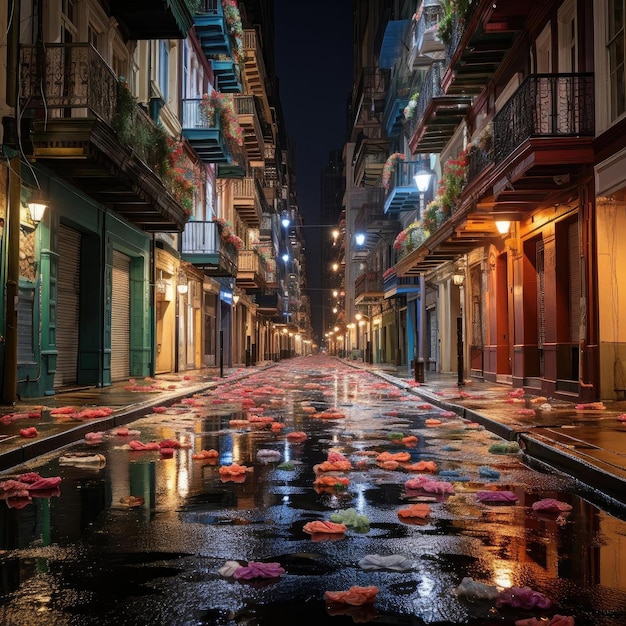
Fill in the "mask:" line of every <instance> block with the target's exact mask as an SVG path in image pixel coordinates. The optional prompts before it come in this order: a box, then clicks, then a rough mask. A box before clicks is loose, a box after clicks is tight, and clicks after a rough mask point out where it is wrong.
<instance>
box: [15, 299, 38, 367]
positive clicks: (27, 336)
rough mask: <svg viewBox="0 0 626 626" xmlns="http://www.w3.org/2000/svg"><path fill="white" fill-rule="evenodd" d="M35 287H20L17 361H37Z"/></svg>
mask: <svg viewBox="0 0 626 626" xmlns="http://www.w3.org/2000/svg"><path fill="white" fill-rule="evenodd" d="M34 323H35V288H34V287H20V289H19V293H18V301H17V361H18V363H19V364H20V365H23V364H26V363H34V362H35V343H34V330H35V329H34V328H33V325H34Z"/></svg>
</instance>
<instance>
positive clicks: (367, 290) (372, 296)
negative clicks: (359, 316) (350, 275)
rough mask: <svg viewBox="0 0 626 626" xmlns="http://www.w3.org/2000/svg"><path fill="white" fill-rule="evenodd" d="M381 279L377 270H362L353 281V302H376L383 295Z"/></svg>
mask: <svg viewBox="0 0 626 626" xmlns="http://www.w3.org/2000/svg"><path fill="white" fill-rule="evenodd" d="M384 295H385V294H384V291H383V279H382V276H381V275H380V273H378V272H363V273H361V274H359V275H358V276H357V277H356V280H355V281H354V304H377V303H378V302H380V300H382V299H383V297H384Z"/></svg>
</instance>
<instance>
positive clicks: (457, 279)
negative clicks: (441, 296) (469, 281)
mask: <svg viewBox="0 0 626 626" xmlns="http://www.w3.org/2000/svg"><path fill="white" fill-rule="evenodd" d="M464 279H465V277H464V276H463V274H453V275H452V282H453V283H454V284H455V285H456V286H457V287H460V286H461V285H462V284H463V280H464Z"/></svg>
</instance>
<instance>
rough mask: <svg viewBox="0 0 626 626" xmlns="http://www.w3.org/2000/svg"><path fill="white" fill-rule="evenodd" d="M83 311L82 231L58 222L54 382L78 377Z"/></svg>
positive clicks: (68, 381) (58, 384) (58, 383)
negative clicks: (81, 289)
mask: <svg viewBox="0 0 626 626" xmlns="http://www.w3.org/2000/svg"><path fill="white" fill-rule="evenodd" d="M79 315H80V233H79V232H78V231H76V230H73V229H72V228H68V227H67V226H63V225H62V224H61V225H60V226H59V275H58V296H57V336H56V344H57V352H58V356H57V368H56V372H55V375H54V386H55V387H62V386H65V385H73V384H75V383H76V380H77V374H76V372H77V368H78V342H79V323H78V322H79Z"/></svg>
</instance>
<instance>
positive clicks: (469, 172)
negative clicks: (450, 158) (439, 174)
mask: <svg viewBox="0 0 626 626" xmlns="http://www.w3.org/2000/svg"><path fill="white" fill-rule="evenodd" d="M493 162H494V156H493V150H492V149H489V150H485V149H484V148H479V147H474V148H472V149H471V150H469V151H468V153H467V169H466V171H465V180H466V184H469V183H470V182H471V181H473V180H474V179H475V178H477V177H478V175H479V174H480V173H481V172H482V171H483V170H485V169H486V168H487V167H489V165H492V164H493Z"/></svg>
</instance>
